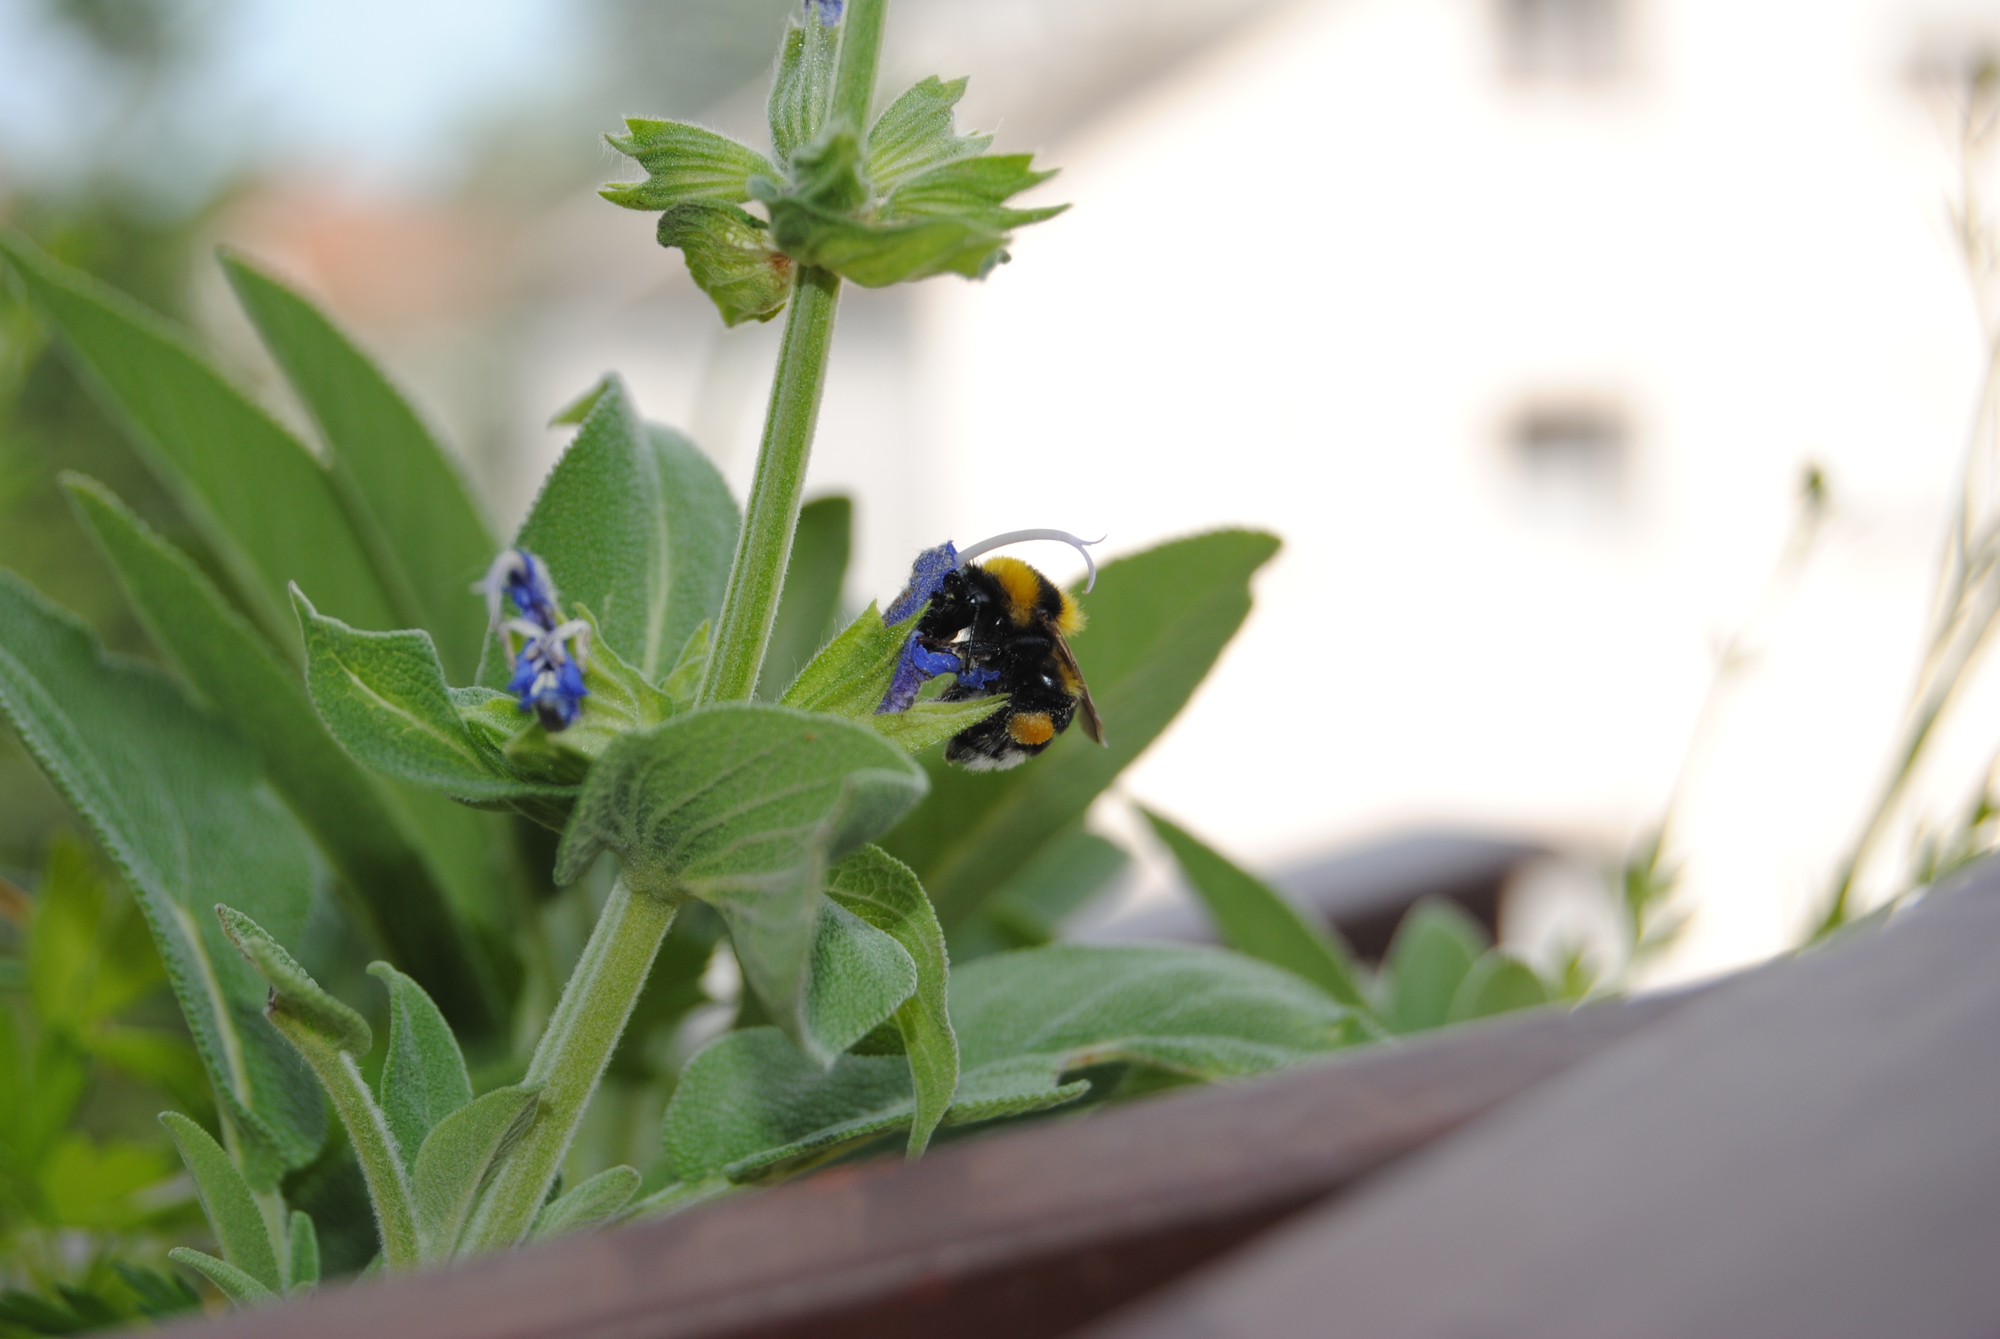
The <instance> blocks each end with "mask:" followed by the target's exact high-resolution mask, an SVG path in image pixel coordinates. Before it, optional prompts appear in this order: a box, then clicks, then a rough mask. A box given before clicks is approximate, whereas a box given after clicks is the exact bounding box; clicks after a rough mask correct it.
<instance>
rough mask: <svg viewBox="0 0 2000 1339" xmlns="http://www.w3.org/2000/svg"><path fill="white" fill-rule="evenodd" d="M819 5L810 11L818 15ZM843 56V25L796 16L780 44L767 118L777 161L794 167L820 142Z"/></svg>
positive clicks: (811, 15) (808, 15)
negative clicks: (795, 157) (798, 155)
mask: <svg viewBox="0 0 2000 1339" xmlns="http://www.w3.org/2000/svg"><path fill="white" fill-rule="evenodd" d="M816 8H817V7H816V6H807V9H808V10H816ZM839 51H840V25H839V24H837V23H822V22H820V16H819V15H818V13H816V12H807V13H794V14H793V15H792V17H791V22H790V23H788V24H787V25H786V27H785V35H784V38H783V39H782V40H781V41H780V43H779V45H778V73H777V77H776V78H774V79H773V80H772V81H771V96H770V101H769V103H768V106H767V113H768V117H769V121H770V126H771V145H772V147H773V148H775V149H776V150H777V152H778V161H779V162H780V163H781V164H786V165H789V164H790V162H791V158H792V153H793V151H794V150H795V149H797V148H798V147H799V146H800V145H802V144H810V143H812V141H813V140H814V139H815V138H817V137H818V135H819V132H820V127H821V125H823V124H824V123H825V121H826V109H827V102H828V100H829V99H830V98H831V97H832V96H833V68H834V60H835V58H836V57H837V56H838V54H839Z"/></svg>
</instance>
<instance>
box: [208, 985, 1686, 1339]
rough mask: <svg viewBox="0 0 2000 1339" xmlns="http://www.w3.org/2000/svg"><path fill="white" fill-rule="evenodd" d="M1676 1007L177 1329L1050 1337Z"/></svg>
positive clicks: (1520, 1034) (1030, 1134) (986, 1142)
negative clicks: (1027, 1330)
mask: <svg viewBox="0 0 2000 1339" xmlns="http://www.w3.org/2000/svg"><path fill="white" fill-rule="evenodd" d="M1685 998H1686V997H1685V996H1663V997H1655V998H1650V999H1644V1000H1639V1001H1632V1002H1625V1003H1611V1004H1599V1005H1592V1006H1590V1007H1587V1008H1585V1009H1581V1010H1578V1011H1575V1012H1557V1011H1554V1010H1548V1011H1538V1012H1536V1013H1534V1014H1529V1015H1517V1016H1515V1017H1512V1018H1505V1019H1497V1020H1494V1021H1492V1022H1488V1023H1481V1024H1473V1025H1470V1026H1465V1027H1461V1028H1455V1029H1452V1030H1450V1031H1448V1032H1442V1033H1438V1034H1434V1035H1431V1036H1427V1037H1422V1038H1417V1039H1413V1040H1411V1041H1408V1042H1399V1043H1392V1044H1388V1045H1384V1046H1381V1047H1378V1048H1372V1049H1370V1050H1367V1051H1363V1052H1357V1053H1355V1054H1353V1055H1351V1056H1347V1057H1343V1058H1338V1059H1332V1060H1329V1061H1327V1062H1325V1063H1322V1064H1317V1065H1313V1066H1309V1067H1305V1068H1301V1069H1297V1070H1292V1071H1289V1072H1287V1073H1284V1074H1280V1075H1275V1076H1270V1077H1267V1078H1263V1079H1259V1080H1256V1081H1253V1082H1245V1083H1240V1084H1230V1085H1223V1086H1216V1087H1210V1088H1203V1089H1198V1090H1193V1091H1187V1092H1182V1093H1177V1094H1173V1095H1169V1096H1162V1097H1158V1098H1154V1099H1151V1100H1149V1101H1144V1102H1138V1103H1134V1104H1132V1105H1130V1106H1126V1107H1119V1108H1112V1109H1109V1110H1104V1111H1100V1112H1097V1113H1094V1114H1091V1115H1089V1116H1087V1117H1084V1118H1081V1119H1073V1120H1058V1121H1052V1122H1049V1123H1046V1124H1042V1125H1037V1126H1034V1127H1030V1128H1026V1129H1018V1130H1014V1131H1007V1132H1000V1133H996V1134H994V1135H992V1136H988V1137H983V1138H975V1139H969V1140H966V1141H965V1142H963V1143H959V1144H955V1145H952V1146H949V1147H946V1148H942V1149H939V1150H937V1151H935V1152H933V1153H932V1154H931V1155H930V1156H929V1157H926V1158H925V1159H924V1160H922V1161H921V1162H916V1163H890V1162H887V1161H886V1160H884V1161H880V1162H873V1163H867V1164H856V1165H853V1166H847V1167H839V1168H835V1169H832V1170H830V1171H826V1172H822V1173H820V1174H819V1175H817V1176H813V1177H810V1178H807V1179H804V1180H801V1181H797V1182H793V1183H791V1184H788V1185H784V1186H780V1187H778V1188H776V1189H774V1190H770V1191H767V1192H765V1193H762V1194H756V1195H747V1196H744V1197H743V1198H740V1199H731V1200H725V1201H722V1202H719V1203H714V1204H710V1205H706V1206H703V1207H700V1208H697V1209H694V1210H691V1211H689V1212H687V1213H684V1214H682V1215H679V1216H677V1217H673V1218H668V1219H663V1220H658V1221H654V1222H649V1223H640V1224H635V1225H633V1226H630V1227H626V1228H622V1229H619V1230H617V1231H613V1232H606V1233H602V1234H599V1235H595V1236H586V1237H578V1238H574V1239H570V1240H567V1241H559V1242H553V1243H549V1244H547V1245H543V1246H538V1247H533V1248H529V1249H526V1250H522V1251H519V1252H515V1253H511V1254H508V1255H505V1256H498V1257H493V1258H489V1259H486V1260H481V1261H478V1262H476V1263H472V1264H468V1265H464V1266H460V1267H457V1268H453V1269H449V1270H442V1271H439V1272H436V1273H432V1274H428V1275H424V1276H419V1277H412V1278H402V1279H395V1280H389V1281H384V1282H375V1283H368V1284H355V1285H349V1286H346V1287H341V1288H337V1289H332V1290H330V1291H328V1292H326V1293H323V1294H320V1295H319V1296H317V1297H314V1298H312V1299H309V1300H307V1301H304V1302H301V1303H296V1304H293V1305H288V1306H283V1307H280V1308H274V1309H271V1310H266V1311H252V1312H244V1313H239V1314H237V1315H234V1316H231V1317H227V1318H224V1319H221V1320H217V1321H212V1322H206V1323H203V1324H201V1325H198V1326H196V1327H191V1328H182V1329H179V1330H177V1332H178V1333H181V1334H185V1335H187V1336H188V1339H278V1337H279V1336H284V1337H285V1339H322V1337H324V1339H336V1337H337V1339H352V1336H354V1335H357V1334H360V1335H383V1336H390V1335H393V1336H395V1337H396V1339H475V1337H476V1339H543V1337H546V1339H556V1337H557V1336H561V1337H562V1339H638V1337H639V1336H642V1335H643V1336H648V1337H649V1339H653V1337H660V1339H664V1337H666V1336H674V1337H676V1339H678V1337H681V1336H690V1337H691V1336H703V1337H704V1339H719V1337H720V1336H752V1335H755V1336H760V1339H762V1337H771V1339H775V1337H776V1336H785V1335H800V1336H804V1335H807V1334H810V1335H812V1336H815V1339H829V1337H831V1336H840V1335H846V1334H855V1335H860V1334H864V1333H865V1334H867V1335H868V1336H870V1339H895V1336H901V1335H906V1334H907V1335H912V1336H914V1335H918V1334H924V1335H932V1334H936V1333H939V1332H943V1333H949V1334H952V1335H953V1336H955V1337H958V1336H963V1337H967V1339H978V1336H984V1335H995V1336H998V1335H1008V1336H1017V1335H1020V1334H1022V1333H1024V1332H1025V1331H1024V1329H1023V1326H1031V1327H1032V1329H1033V1331H1034V1332H1036V1333H1042V1334H1050V1333H1060V1332H1061V1331H1062V1330H1064V1329H1067V1328H1069V1327H1072V1326H1075V1325H1079V1324H1082V1323H1084V1322H1086V1321H1088V1320H1090V1319H1092V1318H1094V1317H1096V1316H1099V1315H1102V1314H1104V1313H1105V1312H1107V1311H1108V1310H1110V1309H1111V1308H1113V1307H1115V1306H1117V1305H1119V1304H1120V1303H1123V1302H1125V1301H1127V1300H1130V1299H1131V1298H1133V1297H1135V1296H1138V1295H1140V1294H1141V1293H1144V1292H1147V1291H1150V1290H1151V1289H1153V1288H1155V1287H1157V1286H1159V1285H1160V1284H1162V1283H1164V1282H1166V1281H1168V1280H1169V1279H1171V1278H1174V1277H1176V1276H1178V1275H1179V1274H1181V1273H1183V1272H1185V1271H1186V1270H1187V1269H1189V1268H1192V1267H1193V1266H1194V1265H1196V1264H1199V1263H1201V1262H1202V1261H1205V1260H1207V1259H1210V1258H1212V1257H1213V1256H1215V1255H1216V1254H1218V1253H1220V1252H1221V1251H1223V1250H1226V1249H1228V1248H1229V1247H1231V1246H1234V1245H1236V1244H1237V1243H1239V1242H1241V1241H1243V1240H1244V1239H1245V1238H1247V1237H1248V1236H1250V1235H1252V1234H1253V1233H1255V1232H1258V1231H1261V1230H1262V1229H1263V1228H1265V1227H1268V1226H1270V1225H1271V1224H1272V1223H1274V1222H1276V1221H1277V1220H1278V1219H1280V1218H1283V1217H1285V1216H1287V1215H1289V1214H1292V1213H1295V1212H1296V1211H1298V1210H1299V1209H1301V1208H1304V1207H1306V1206H1307V1205H1310V1204H1312V1203H1314V1202H1316V1201H1318V1200H1321V1199H1324V1198H1325V1197H1326V1196H1328V1195H1330V1194H1332V1193H1334V1192H1335V1191H1337V1190H1339V1189H1341V1188H1342V1187H1344V1186H1346V1185H1348V1184H1349V1183H1350V1182H1352V1181H1354V1180H1355V1179H1356V1178H1358V1177H1360V1176H1363V1175H1365V1174H1367V1173H1369V1172H1371V1171H1374V1170H1375V1169H1377V1168H1379V1167H1382V1166H1384V1165H1385V1164H1387V1163H1389V1162H1391V1161H1393V1160H1395V1159H1397V1158H1399V1157H1401V1156H1402V1155H1404V1154H1406V1153H1408V1152H1410V1151H1411V1150H1413V1149H1417V1148H1420V1147H1422V1146H1424V1145H1425V1144H1428V1143H1429V1142H1431V1141H1432V1140H1434V1139H1436V1138H1437V1137H1438V1136H1440V1135H1441V1134H1444V1133H1446V1132H1448V1131H1450V1130H1452V1129H1454V1128H1456V1127H1457V1126H1459V1125H1461V1124H1463V1123H1464V1122H1465V1121H1467V1120H1470V1119H1472V1118H1473V1117H1475V1116H1478V1115H1480V1114H1481V1113H1483V1112H1486V1111H1488V1110H1490V1109H1491V1108H1493V1107H1494V1106H1496V1105H1498V1104H1499V1103H1501V1102H1504V1101H1506V1100H1507V1099H1509V1098H1511V1097H1513V1096H1515V1095H1517V1094H1519V1093H1521V1092H1523V1091H1525V1090H1527V1089H1529V1088H1532V1087H1534V1086H1535V1085H1537V1084H1539V1083H1541V1082H1542V1081H1543V1080H1545V1079H1547V1078H1549V1077H1551V1076H1553V1075H1555V1074H1558V1073H1561V1072H1562V1071H1563V1070H1565V1069H1567V1068H1569V1067H1570V1066H1571V1065H1573V1064H1575V1063H1577V1062H1578V1061H1579V1060H1582V1059H1584V1058H1586V1057H1588V1056H1591V1055H1593V1054H1596V1053H1597V1052H1599V1051H1602V1050H1604V1049H1605V1048H1607V1047H1609V1046H1612V1045H1615V1044H1616V1043H1618V1042H1619V1041H1621V1040H1622V1039H1624V1038H1625V1037H1627V1036H1629V1035H1630V1034H1631V1033H1633V1032H1634V1031H1635V1030H1637V1029H1639V1028H1641V1027H1644V1026H1646V1025H1647V1024H1649V1023H1652V1022H1653V1021H1655V1020H1657V1019H1659V1018H1661V1017H1662V1016H1664V1015H1665V1014H1667V1013H1669V1012H1671V1011H1673V1010H1675V1009H1677V1008H1678V1007H1680V1005H1681V1004H1682V1002H1683V1000H1684V999H1685ZM940 1327H942V1329H941V1328H940Z"/></svg>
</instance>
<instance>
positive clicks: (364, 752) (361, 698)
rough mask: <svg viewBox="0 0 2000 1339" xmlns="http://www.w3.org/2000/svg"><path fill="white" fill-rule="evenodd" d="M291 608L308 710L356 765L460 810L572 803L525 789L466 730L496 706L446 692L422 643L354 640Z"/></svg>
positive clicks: (556, 792) (567, 791)
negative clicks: (481, 709) (472, 717)
mask: <svg viewBox="0 0 2000 1339" xmlns="http://www.w3.org/2000/svg"><path fill="white" fill-rule="evenodd" d="M293 600H294V602H295V603H296V604H297V606H298V617H299V626H300V627H301V628H302V629H303V630H304V635H305V643H306V685H307V687H308V689H309V690H310V691H311V693H312V699H313V705H314V706H315V707H317V708H318V709H319V715H320V719H321V720H323V721H325V722H326V727H327V729H328V730H330V731H331V732H332V734H333V737H334V738H335V739H337V740H339V741H340V743H341V746H342V747H343V748H345V749H346V750H347V751H348V752H349V753H351V754H353V755H354V757H355V758H356V759H358V760H359V761H361V762H363V763H365V764H367V765H368V766H370V767H372V768H374V769H375V770H376V771H378V772H382V773H384V774H386V775H388V776H393V777H397V778H400V779H401V780H404V781H409V782H413V783H415V784H417V785H421V786H428V787H431V788H432V789H434V790H439V791H442V792H444V793H445V794H447V795H450V796H452V797H453V798H454V799H459V800H464V801H467V802H474V803H476V802H481V801H485V802H496V801H512V800H563V799H567V798H569V796H571V795H572V794H573V793H574V791H573V790H572V789H571V788H569V787H565V786H552V785H548V784H544V783H541V782H535V781H528V780H524V779H522V778H521V777H520V776H519V775H518V774H517V773H516V772H515V771H514V770H513V769H512V768H510V767H509V766H508V765H507V762H506V759H505V757H504V755H502V754H501V753H500V751H499V750H498V749H497V748H495V747H493V745H492V744H491V743H490V742H488V741H487V740H486V739H484V738H482V737H481V736H480V735H479V734H477V733H475V732H474V731H473V729H472V728H471V727H470V726H468V725H467V724H466V721H465V720H464V718H463V715H462V712H463V711H465V710H467V709H471V708H476V707H478V706H482V705H485V704H488V703H492V702H495V701H496V700H497V699H496V697H495V695H494V694H492V693H491V692H486V691H482V690H477V689H453V688H449V687H447V686H446V685H445V681H444V668H443V666H441V665H440V664H439V663H438V658H437V649H436V648H435V647H434V646H433V645H432V644H431V639H430V634H429V633H427V632H423V631H420V630H412V631H408V632H358V631H356V630H355V629H353V628H351V627H348V626H347V625H346V624H345V623H342V622H341V621H340V620H339V619H336V618H328V617H327V616H326V615H324V614H322V613H320V612H319V611H318V610H316V609H315V608H313V605H312V602H311V601H310V600H308V599H306V597H305V595H304V594H303V593H300V592H294V593H293ZM517 716H518V713H517Z"/></svg>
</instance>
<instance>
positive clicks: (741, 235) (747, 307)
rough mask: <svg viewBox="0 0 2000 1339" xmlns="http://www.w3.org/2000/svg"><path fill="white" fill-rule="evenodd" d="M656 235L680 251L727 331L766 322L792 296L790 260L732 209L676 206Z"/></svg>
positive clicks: (755, 222)
mask: <svg viewBox="0 0 2000 1339" xmlns="http://www.w3.org/2000/svg"><path fill="white" fill-rule="evenodd" d="M655 236H657V237H658V238H659V241H660V245H661V246H664V247H670V248H671V247H678V248H680V252H681V257H682V258H683V259H684V260H686V261H687V267H688V277H689V278H691V279H693V280H694V282H695V286H696V287H697V288H699V289H701V291H702V292H704V293H706V294H708V297H709V300H710V301H711V302H713V303H714V304H715V309H716V311H717V312H718V313H720V314H721V316H722V323H723V324H724V325H726V326H738V325H741V324H743V323H744V322H745V321H768V320H770V319H771V318H772V317H774V316H776V315H777V314H778V313H779V312H781V311H783V310H784V309H785V303H786V301H787V300H788V299H789V298H790V297H791V295H792V268H793V267H792V258H791V257H790V256H787V255H785V254H784V253H783V252H782V251H779V250H777V249H776V248H774V247H772V246H771V244H770V234H769V233H768V232H767V231H766V229H765V227H764V224H763V222H762V220H760V219H758V218H756V217H755V216H753V215H751V214H747V213H745V212H744V211H742V210H740V209H738V208H736V207H735V206H734V205H713V204H701V203H690V204H682V205H675V206H674V207H673V208H672V209H669V210H668V211H667V212H666V213H664V214H662V215H660V222H659V226H658V228H657V229H656V231H655Z"/></svg>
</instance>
